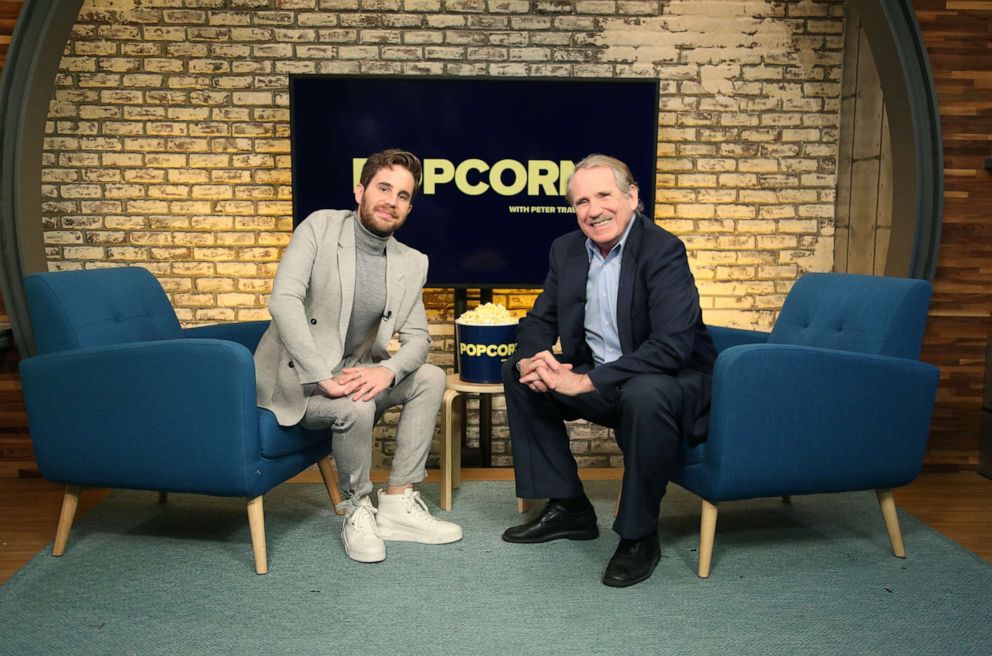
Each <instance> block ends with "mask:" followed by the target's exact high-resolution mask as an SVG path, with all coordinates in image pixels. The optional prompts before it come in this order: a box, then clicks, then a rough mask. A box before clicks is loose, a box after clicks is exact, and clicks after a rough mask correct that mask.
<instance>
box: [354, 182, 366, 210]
mask: <svg viewBox="0 0 992 656" xmlns="http://www.w3.org/2000/svg"><path fill="white" fill-rule="evenodd" d="M364 195H365V187H363V186H362V185H360V184H357V185H355V202H356V203H358V204H359V205H361V204H362V196H364Z"/></svg>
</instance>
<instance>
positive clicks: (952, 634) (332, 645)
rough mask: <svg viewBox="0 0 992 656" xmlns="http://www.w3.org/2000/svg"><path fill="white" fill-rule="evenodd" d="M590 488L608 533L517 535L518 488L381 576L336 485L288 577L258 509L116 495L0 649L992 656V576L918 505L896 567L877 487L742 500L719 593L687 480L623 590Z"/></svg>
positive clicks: (293, 509) (279, 525)
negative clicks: (644, 563) (521, 540)
mask: <svg viewBox="0 0 992 656" xmlns="http://www.w3.org/2000/svg"><path fill="white" fill-rule="evenodd" d="M587 489H588V491H589V493H590V496H591V497H592V498H593V501H594V503H595V504H596V507H597V511H598V513H599V516H600V526H601V528H602V530H603V534H602V535H601V537H600V538H599V539H598V540H594V541H590V542H568V541H559V542H553V543H548V544H543V545H511V544H507V543H504V542H502V541H501V540H500V537H499V536H500V533H501V531H502V530H503V528H505V527H506V526H509V525H511V524H514V523H518V522H519V521H520V516H519V515H517V513H516V511H515V504H514V493H513V487H512V483H504V482H468V483H465V484H464V486H463V487H462V489H461V490H460V491H458V492H457V493H456V497H455V506H454V510H453V511H452V512H451V513H450V514H449V515H448V516H449V517H450V518H451V519H453V520H455V521H458V522H459V523H461V524H462V526H463V527H464V530H465V536H466V537H465V539H464V540H463V541H461V542H459V543H456V544H452V545H445V546H425V545H417V544H405V543H388V544H387V558H386V561H385V562H383V563H380V564H377V565H363V564H359V563H354V562H352V561H350V560H348V559H347V558H346V557H345V555H344V552H343V550H342V548H341V545H340V540H339V535H338V532H339V525H340V524H339V522H340V519H339V518H337V517H336V516H334V515H333V514H332V512H331V508H330V503H329V501H328V499H327V495H326V493H325V491H324V490H323V488H322V487H321V486H320V485H310V484H306V485H283V486H281V487H280V488H278V489H276V490H274V491H273V492H272V493H271V494H270V495H268V496H266V500H265V511H266V525H267V526H266V528H267V532H268V545H269V566H270V571H269V574H268V575H267V576H257V575H256V574H254V571H253V569H252V560H251V548H250V545H249V539H248V525H247V519H246V515H245V512H244V506H243V505H242V503H241V502H240V500H238V499H215V498H210V497H202V496H195V495H170V498H169V502H168V503H167V504H165V505H158V504H157V502H156V501H157V500H156V495H155V494H154V493H149V492H127V491H119V492H115V493H114V494H113V495H112V496H111V497H110V498H109V499H108V500H107V501H105V502H103V503H102V504H100V505H99V506H98V507H97V508H95V509H94V510H92V511H91V512H90V513H89V514H88V515H87V516H85V517H84V518H82V519H81V520H79V521H78V522H77V524H78V525H77V526H76V527H75V528H74V529H73V532H72V535H71V536H70V539H69V546H68V548H67V550H66V553H65V555H64V556H63V557H62V558H58V559H57V558H52V557H51V556H50V555H49V550H47V549H46V550H45V551H43V552H42V553H41V554H39V555H38V556H36V557H35V558H34V560H32V561H31V562H30V563H29V564H28V565H27V566H26V567H25V568H23V569H22V570H21V571H20V572H19V573H18V574H17V575H15V576H14V577H13V578H12V579H10V580H9V581H8V582H7V583H6V584H5V585H4V586H3V587H2V588H0V653H3V654H17V655H25V654H70V655H74V656H85V655H90V654H94V655H95V654H100V655H109V654H141V655H146V654H147V655H153V654H169V655H174V654H265V655H269V654H294V655H295V654H347V655H355V656H357V655H360V654H370V655H380V654H381V655H392V654H469V655H470V654H499V655H507V656H515V655H517V654H542V655H543V654H679V655H690V656H691V655H695V654H762V655H775V654H783V655H786V654H787V655H790V656H793V655H796V654H845V655H848V654H900V655H906V654H941V655H944V654H952V655H966V654H976V655H979V654H980V655H982V656H988V655H989V654H992V626H990V619H992V612H990V610H992V567H990V566H989V565H988V564H987V563H986V562H985V561H982V560H981V559H979V558H977V557H976V556H974V555H972V554H971V553H969V552H967V551H965V550H963V549H961V548H959V547H958V546H956V545H955V544H953V543H952V542H950V541H949V540H947V539H945V538H943V537H942V536H940V535H938V534H936V533H934V532H933V531H931V530H930V529H928V528H927V527H925V526H923V525H922V524H920V522H918V521H917V520H915V519H914V518H913V517H911V516H909V515H906V514H905V513H904V514H902V515H901V521H902V528H903V532H904V538H905V541H906V549H907V552H908V554H909V557H908V558H907V559H906V560H900V559H897V558H894V557H892V555H891V552H890V548H889V543H888V539H887V537H886V534H885V529H884V526H883V524H882V520H881V516H880V513H879V510H878V506H877V504H876V502H875V498H874V494H872V493H860V494H840V495H829V496H810V497H795V498H794V499H793V502H792V503H791V504H783V503H781V501H779V500H777V499H764V500H757V501H748V502H737V503H727V504H724V506H723V507H722V508H721V516H720V521H719V525H718V528H717V542H716V549H715V553H714V561H713V571H712V575H711V577H710V578H709V579H708V580H703V579H699V578H697V577H696V575H695V568H696V548H697V539H698V534H697V530H698V522H699V506H698V501H697V500H696V499H695V498H694V497H692V496H691V495H689V494H687V493H685V492H683V491H682V490H680V489H678V488H674V486H673V489H672V491H671V492H670V493H669V495H668V497H667V498H666V500H665V504H664V509H663V512H662V526H663V528H662V552H663V556H664V557H663V559H662V561H661V564H660V565H659V566H658V569H657V570H656V572H655V575H654V577H653V578H652V579H650V580H649V581H647V582H645V583H642V584H640V585H637V586H634V587H632V588H627V589H612V588H607V587H606V586H604V585H602V584H601V583H600V582H599V578H600V576H601V574H602V570H603V568H604V566H605V564H606V561H607V560H608V559H609V556H610V555H611V554H612V552H613V549H614V547H615V544H616V538H615V536H614V535H613V533H612V532H611V531H610V530H609V527H610V523H611V521H612V507H613V503H614V500H615V495H616V489H617V484H616V483H615V482H594V483H589V484H588V485H587ZM437 495H438V491H437V487H436V486H433V487H432V486H430V485H427V486H424V496H425V497H426V498H427V499H428V500H429V501H431V502H432V503H436V502H437ZM438 512H439V511H438ZM439 514H441V515H444V514H445V513H440V512H439ZM53 530H54V527H53Z"/></svg>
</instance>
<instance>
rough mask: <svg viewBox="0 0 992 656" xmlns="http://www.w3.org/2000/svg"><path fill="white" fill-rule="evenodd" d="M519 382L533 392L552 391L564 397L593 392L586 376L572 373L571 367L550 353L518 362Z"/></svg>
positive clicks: (593, 389)
mask: <svg viewBox="0 0 992 656" xmlns="http://www.w3.org/2000/svg"><path fill="white" fill-rule="evenodd" d="M520 382H521V383H523V384H525V385H527V387H529V388H531V389H532V390H534V391H535V392H547V391H548V390H554V391H556V392H558V393H559V394H564V395H565V396H578V395H579V394H586V393H587V392H592V391H595V389H596V388H595V387H594V386H593V384H592V381H591V380H590V379H589V376H588V375H587V374H577V373H575V372H574V371H572V365H571V364H568V363H563V362H558V359H557V358H556V357H555V356H554V355H552V353H551V351H541V352H540V353H537V354H535V355H534V357H531V358H523V359H522V360H520Z"/></svg>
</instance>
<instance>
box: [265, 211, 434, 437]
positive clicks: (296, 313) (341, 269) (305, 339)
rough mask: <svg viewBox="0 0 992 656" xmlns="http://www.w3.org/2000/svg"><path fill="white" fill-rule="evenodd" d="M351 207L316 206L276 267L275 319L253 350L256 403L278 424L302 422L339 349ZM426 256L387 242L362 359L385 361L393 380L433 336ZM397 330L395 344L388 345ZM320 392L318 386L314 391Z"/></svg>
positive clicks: (351, 274)
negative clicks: (382, 305)
mask: <svg viewBox="0 0 992 656" xmlns="http://www.w3.org/2000/svg"><path fill="white" fill-rule="evenodd" d="M356 220H357V216H356V215H355V213H354V212H352V211H345V210H319V211H317V212H314V213H313V214H311V215H310V216H308V217H307V218H306V220H305V221H303V222H302V223H301V224H300V225H299V226H298V227H297V228H296V231H295V232H294V233H293V238H292V240H290V242H289V246H287V247H286V252H285V253H284V254H283V258H282V261H281V262H280V263H279V269H278V271H277V272H276V279H275V283H274V285H273V288H272V294H271V295H270V296H269V312H270V313H271V314H272V324H271V325H270V326H269V328H268V330H266V331H265V334H264V335H262V340H261V341H260V342H259V344H258V348H257V349H256V350H255V380H256V388H257V391H258V405H259V406H261V407H263V408H266V409H268V410H271V411H272V412H273V413H275V415H276V418H277V419H278V420H279V424H280V425H282V426H292V425H294V424H297V423H299V421H300V419H301V418H302V417H303V414H304V412H305V411H306V407H307V400H308V399H309V397H310V395H311V394H312V393H314V388H315V387H316V384H317V383H318V382H320V381H322V380H326V379H328V378H331V377H332V376H333V375H334V373H335V371H334V368H335V367H336V366H337V365H338V363H340V362H341V358H342V357H343V356H344V353H343V351H344V339H345V335H347V333H348V321H349V320H350V318H351V306H352V302H353V300H354V296H355V231H354V222H355V221H356ZM426 279H427V256H426V255H424V254H423V253H421V252H419V251H416V250H414V249H412V248H410V247H408V246H404V245H403V244H401V243H400V242H398V241H396V239H394V238H392V237H391V238H390V239H389V241H387V242H386V311H385V313H384V315H383V320H382V321H381V322H380V325H379V329H378V332H377V334H376V336H375V339H374V341H373V342H372V343H371V345H370V346H369V348H367V349H366V352H365V353H363V354H354V355H358V356H359V359H360V360H361V361H362V362H367V363H376V364H379V365H382V366H384V367H388V368H389V369H390V370H391V371H392V372H393V375H394V376H395V378H394V381H393V384H394V385H395V384H396V383H398V382H399V381H401V380H403V378H404V377H406V376H407V375H409V374H411V373H413V372H414V371H416V370H417V368H419V367H420V365H422V364H423V363H424V361H425V360H426V359H427V351H428V349H429V347H430V336H429V335H428V332H427V315H426V313H425V312H424V300H423V295H422V290H423V287H424V282H425V281H426ZM396 333H398V337H399V341H400V348H399V350H398V351H397V352H396V353H395V354H393V355H392V356H391V355H390V354H389V352H388V350H387V348H388V346H389V342H390V340H391V339H392V337H393V335H394V334H396ZM317 393H319V391H318V392H317Z"/></svg>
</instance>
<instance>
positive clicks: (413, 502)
mask: <svg viewBox="0 0 992 656" xmlns="http://www.w3.org/2000/svg"><path fill="white" fill-rule="evenodd" d="M403 509H404V510H406V511H407V512H408V513H410V514H411V515H419V516H421V517H423V518H426V519H428V520H430V521H433V522H438V521H441V520H439V519H438V518H437V517H435V516H434V515H432V514H431V511H430V510H428V509H427V503H425V502H424V500H423V499H421V498H420V492H411V493H410V494H409V495H403Z"/></svg>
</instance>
